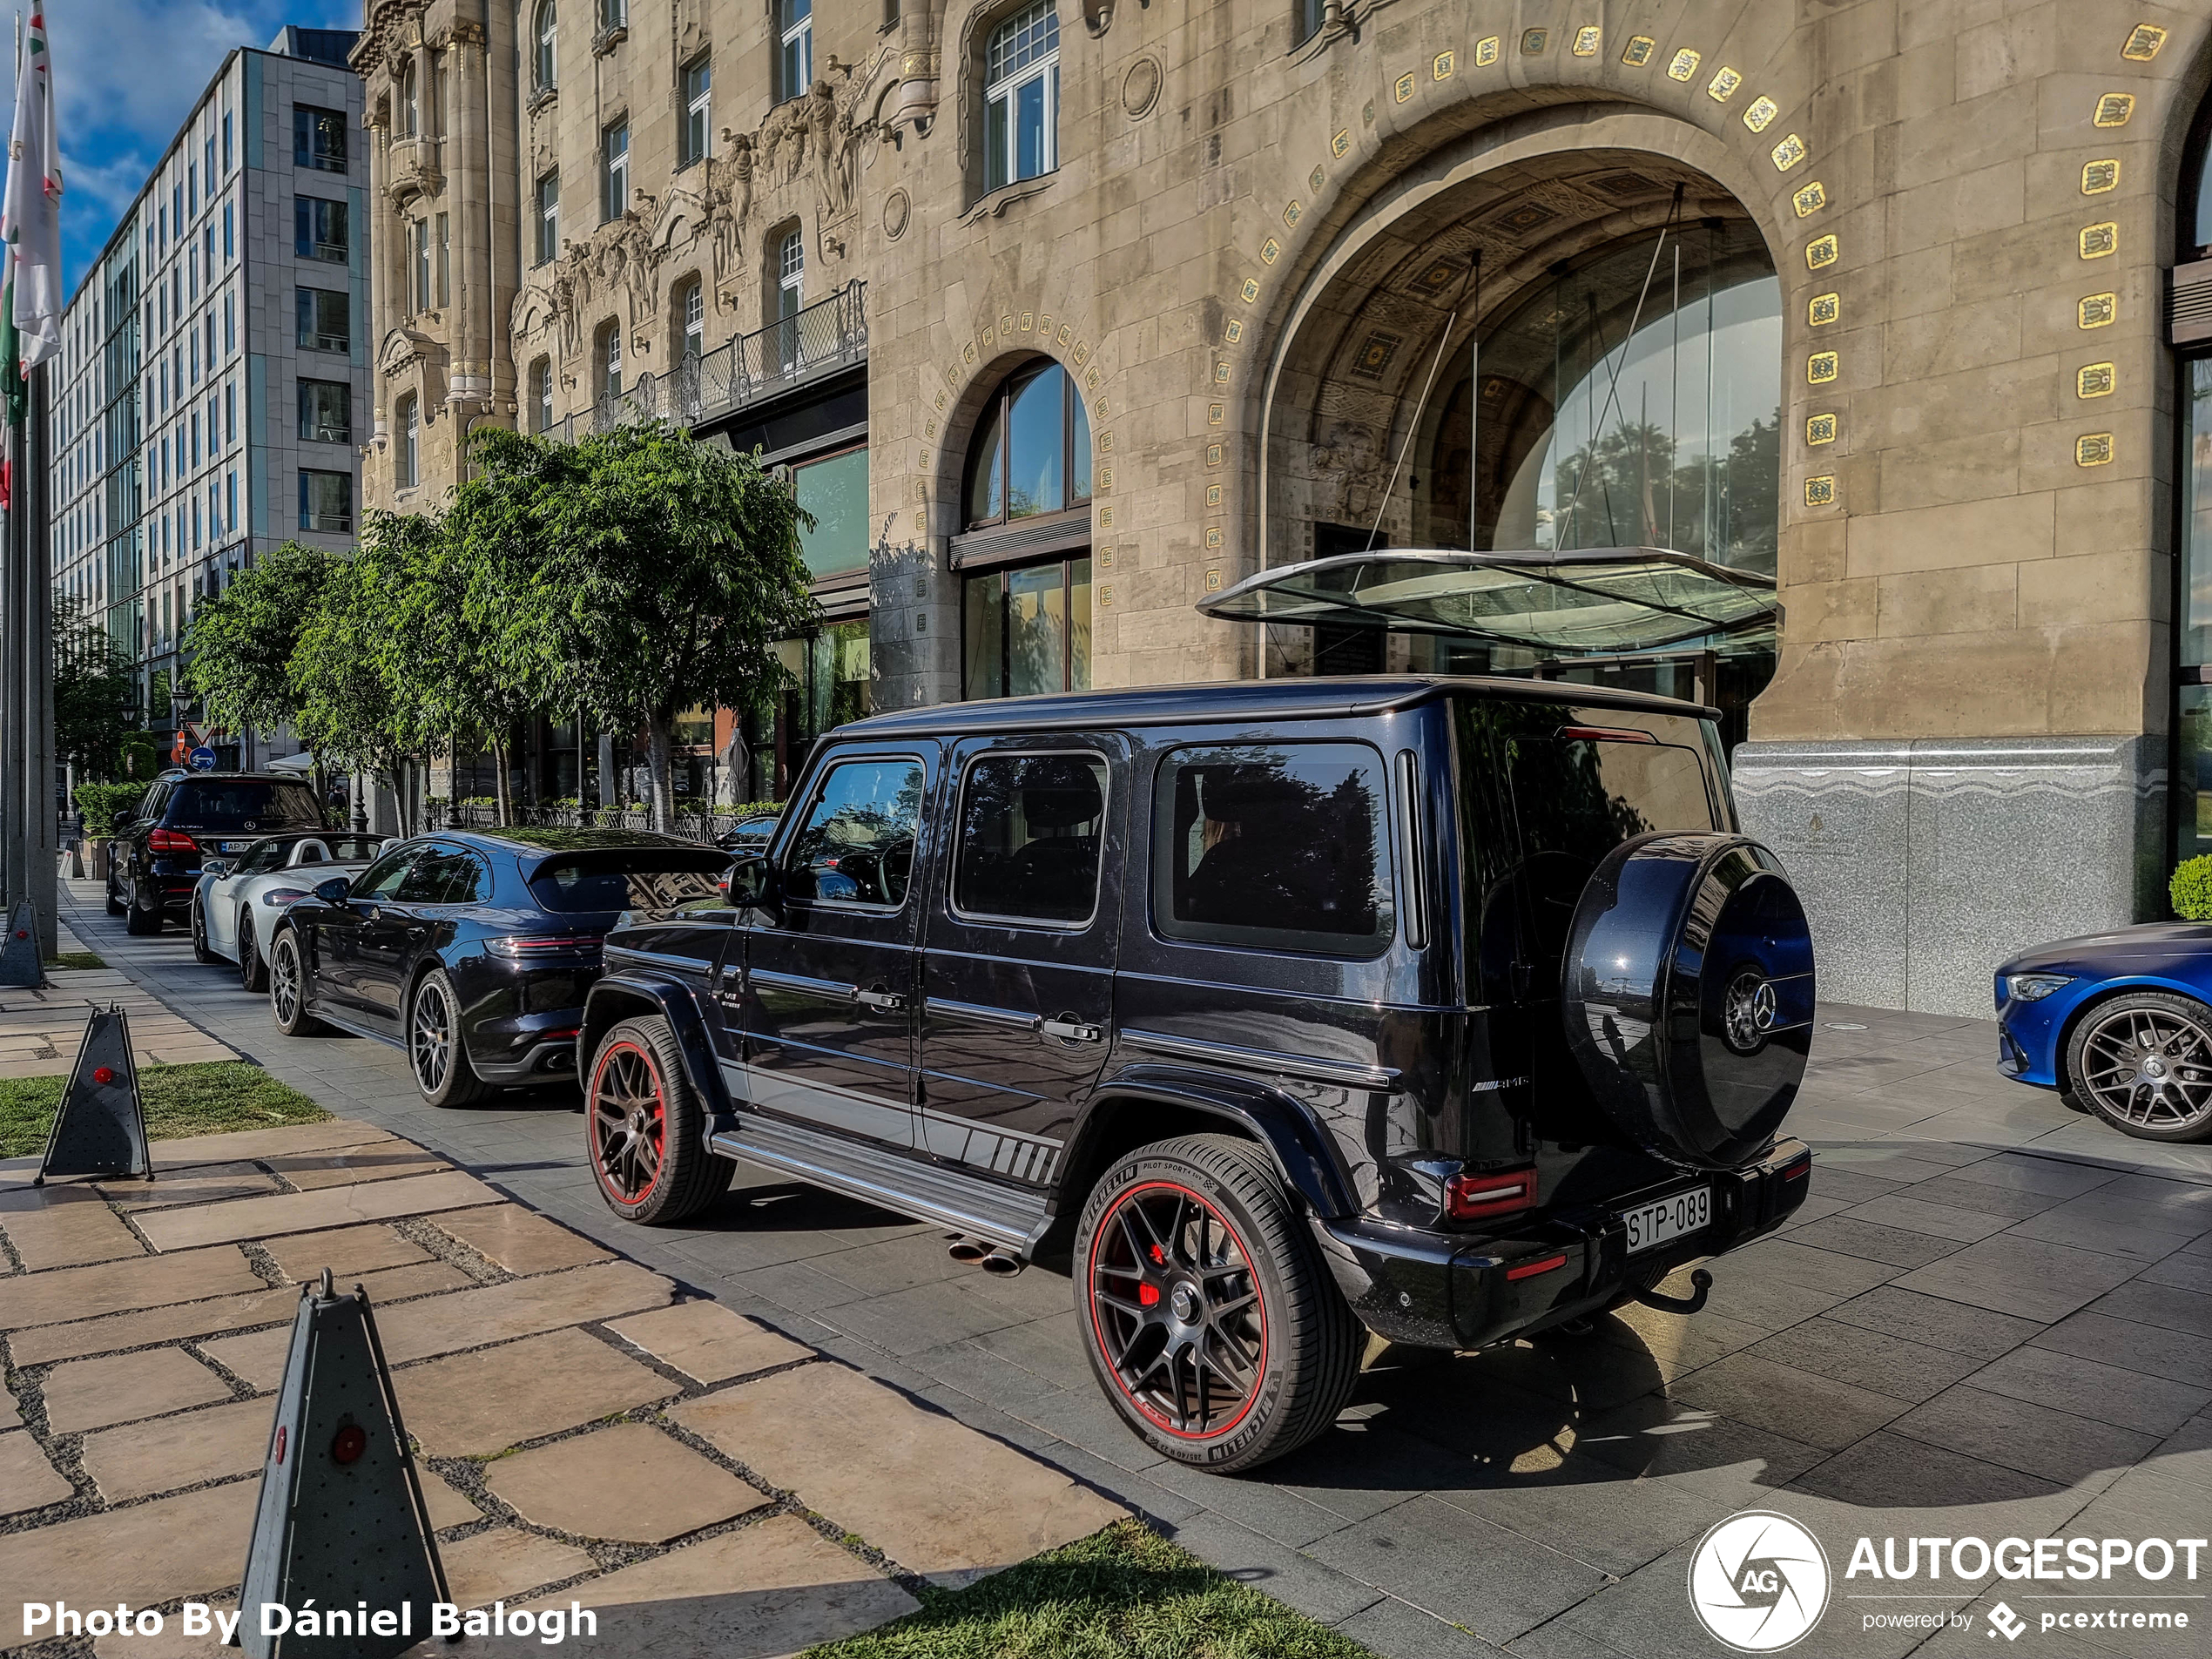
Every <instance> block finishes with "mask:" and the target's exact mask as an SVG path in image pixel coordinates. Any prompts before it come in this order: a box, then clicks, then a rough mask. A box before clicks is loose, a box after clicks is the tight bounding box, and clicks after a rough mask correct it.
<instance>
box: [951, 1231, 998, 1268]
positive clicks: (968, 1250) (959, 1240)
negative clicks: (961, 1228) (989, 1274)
mask: <svg viewBox="0 0 2212 1659" xmlns="http://www.w3.org/2000/svg"><path fill="white" fill-rule="evenodd" d="M996 1248H997V1246H996V1245H995V1244H990V1243H989V1242H988V1241H987V1240H984V1239H981V1238H967V1237H966V1236H964V1235H962V1234H960V1233H954V1234H953V1235H952V1243H951V1244H948V1245H947V1246H946V1247H945V1254H947V1255H948V1256H949V1257H951V1258H953V1259H954V1261H956V1262H959V1263H961V1264H962V1265H964V1266H968V1267H973V1266H974V1265H975V1264H977V1263H978V1262H981V1261H982V1260H983V1259H984V1258H987V1257H988V1256H989V1255H990V1253H991V1251H993V1250H995V1249H996Z"/></svg>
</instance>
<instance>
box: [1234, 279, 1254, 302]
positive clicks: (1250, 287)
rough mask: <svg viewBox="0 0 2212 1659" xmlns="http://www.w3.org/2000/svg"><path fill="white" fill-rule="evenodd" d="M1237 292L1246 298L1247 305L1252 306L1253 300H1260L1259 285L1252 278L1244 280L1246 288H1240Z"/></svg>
mask: <svg viewBox="0 0 2212 1659" xmlns="http://www.w3.org/2000/svg"><path fill="white" fill-rule="evenodd" d="M1237 292H1238V293H1241V294H1243V295H1244V303H1245V304H1246V305H1250V304H1251V302H1252V301H1253V300H1257V299H1258V298H1259V283H1258V280H1256V279H1254V278H1252V277H1246V278H1245V279H1244V287H1241V288H1239V289H1238V291H1237Z"/></svg>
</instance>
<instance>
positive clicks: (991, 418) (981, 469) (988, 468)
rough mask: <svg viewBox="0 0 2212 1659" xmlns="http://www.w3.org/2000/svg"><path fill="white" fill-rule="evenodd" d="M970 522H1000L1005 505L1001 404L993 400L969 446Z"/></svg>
mask: <svg viewBox="0 0 2212 1659" xmlns="http://www.w3.org/2000/svg"><path fill="white" fill-rule="evenodd" d="M999 483H1000V480H999V400H998V399H997V398H993V399H992V400H991V403H990V408H988V411H986V413H985V415H984V416H983V421H982V424H981V426H980V427H978V428H976V433H975V441H974V442H973V443H972V444H970V445H969V446H968V523H971V524H981V523H986V522H988V520H991V519H994V518H996V517H997V516H999V511H1000V509H1001V506H1002V504H1003V502H1002V498H1001V496H1000V493H999Z"/></svg>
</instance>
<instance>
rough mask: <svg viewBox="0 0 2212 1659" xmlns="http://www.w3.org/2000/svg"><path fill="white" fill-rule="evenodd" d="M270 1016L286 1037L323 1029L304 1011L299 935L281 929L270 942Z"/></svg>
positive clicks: (309, 1034) (305, 981)
mask: <svg viewBox="0 0 2212 1659" xmlns="http://www.w3.org/2000/svg"><path fill="white" fill-rule="evenodd" d="M269 1015H270V1017H271V1018H272V1019H273V1020H274V1021H275V1022H276V1028H277V1029H278V1030H280V1031H281V1032H282V1033H284V1035H286V1036H287V1037H307V1036H313V1035H315V1034H316V1033H317V1032H319V1031H321V1030H322V1029H324V1026H323V1023H322V1022H321V1021H320V1020H318V1019H316V1018H315V1016H314V1015H312V1014H310V1013H308V1012H307V971H306V968H305V966H304V965H303V964H302V962H301V961H300V935H299V934H296V933H294V932H293V930H292V929H291V928H289V927H286V928H282V929H280V931H279V932H278V934H277V936H276V937H275V938H274V939H273V940H271V941H269Z"/></svg>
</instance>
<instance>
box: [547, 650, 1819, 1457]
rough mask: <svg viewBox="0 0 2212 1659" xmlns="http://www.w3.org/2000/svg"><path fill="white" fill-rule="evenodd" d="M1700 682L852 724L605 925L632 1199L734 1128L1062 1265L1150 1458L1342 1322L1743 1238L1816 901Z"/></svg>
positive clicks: (616, 1127) (1203, 1450) (1259, 689)
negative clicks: (1761, 810)
mask: <svg viewBox="0 0 2212 1659" xmlns="http://www.w3.org/2000/svg"><path fill="white" fill-rule="evenodd" d="M1714 718H1715V717H1714V715H1713V712H1712V711H1710V710H1704V709H1699V708H1696V707H1693V706H1690V705H1684V704H1681V703H1676V702H1670V701H1665V700H1662V699H1659V698H1648V697H1642V696H1639V695H1635V694H1632V693H1615V692H1607V691H1596V690H1591V689H1588V688H1584V687H1577V686H1564V685H1557V684H1547V683H1544V682H1541V681H1524V680H1474V679H1428V678H1373V679H1350V680H1342V679H1340V680H1298V681H1277V682H1267V683H1258V684H1251V683H1247V684H1238V685H1208V686H1199V687H1177V688H1173V689H1163V690H1150V691H1121V692H1100V693H1079V694H1072V695H1065V696H1059V697H1046V698H1015V699H1008V700H1003V701H993V702H979V703H968V704H960V705H950V706H941V707H935V708H928V709H921V710H916V711H911V712H905V713H897V714H887V715H880V716H877V717H875V718H871V719H866V720H862V721H860V722H857V723H855V724H853V725H846V726H844V727H841V728H840V729H838V730H837V731H835V732H833V733H831V734H830V736H829V737H828V738H825V739H824V740H823V742H822V743H821V745H819V747H818V748H817V750H816V752H814V754H813V757H812V758H811V760H810V763H809V765H808V767H807V769H806V773H805V775H804V776H803V777H802V778H801V779H800V780H799V786H798V787H797V788H796V789H795V790H794V791H793V792H792V799H791V804H790V806H788V807H787V808H786V811H785V813H784V815H783V819H782V821H781V823H780V824H779V826H778V829H777V833H776V836H775V839H774V840H773V841H772V843H771V844H770V846H769V847H768V849H767V851H766V852H765V853H763V854H759V855H756V856H753V857H751V858H748V859H745V860H740V861H739V863H738V866H737V868H736V869H735V871H734V872H733V873H732V880H731V894H730V900H729V904H728V906H727V907H724V906H722V905H719V904H718V903H714V902H711V901H710V902H707V903H703V904H693V905H691V906H689V907H674V908H671V909H669V910H666V911H663V912H658V913H653V914H643V913H641V914H633V915H632V916H631V917H630V918H628V919H627V921H626V922H625V924H624V926H622V927H618V928H617V929H616V930H615V931H614V932H613V933H611V934H610V935H609V936H608V940H607V952H606V974H605V976H604V978H602V979H601V980H600V981H598V982H597V984H596V985H595V986H594V987H593V988H592V990H591V995H590V1002H589V1004H588V1005H587V1008H586V1010H585V1014H584V1019H583V1031H582V1034H581V1036H580V1039H579V1045H580V1046H579V1052H580V1053H582V1054H583V1055H588V1056H589V1061H588V1063H587V1064H586V1065H585V1066H584V1068H583V1079H584V1089H585V1095H586V1103H585V1106H586V1109H585V1118H586V1123H587V1136H588V1141H589V1152H590V1159H591V1164H592V1168H593V1170H594V1171H595V1173H596V1176H597V1182H598V1185H599V1188H600V1190H601V1193H602V1196H603V1197H604V1198H605V1200H606V1202H607V1203H608V1204H609V1205H610V1206H611V1207H612V1208H613V1209H614V1210H615V1211H617V1213H620V1214H623V1215H625V1216H629V1217H633V1218H635V1219H637V1220H638V1221H641V1222H661V1223H670V1222H675V1221H678V1220H681V1219H683V1218H684V1217H688V1216H691V1215H693V1214H695V1213H696V1212H698V1211H699V1210H700V1209H701V1208H703V1207H704V1206H705V1205H707V1204H711V1202H712V1201H713V1200H714V1199H715V1198H716V1197H718V1195H719V1194H720V1193H721V1192H723V1191H724V1190H725V1188H726V1187H727V1186H728V1184H729V1181H730V1177H731V1173H732V1160H733V1159H736V1158H739V1157H742V1158H744V1159H745V1160H747V1161H749V1162H750V1163H755V1164H759V1165H763V1166H765V1167H766V1168H769V1169H772V1170H779V1171H783V1172H786V1173H788V1174H791V1175H792V1176H796V1177H799V1178H802V1179H805V1180H807V1181H810V1182H813V1183H816V1184H819V1185H822V1186H824V1187H827V1188H831V1189H833V1190H838V1191H840V1192H843V1193H846V1194H850V1195H853V1196H855V1197H862V1198H865V1199H867V1200H869V1201H871V1202H873V1203H875V1204H881V1205H884V1206H886V1207H887V1208H889V1209H892V1210H895V1211H902V1212H904V1213H906V1214H907V1215H911V1216H914V1217H919V1218H922V1219H926V1220H927V1221H930V1222H933V1223H935V1224H941V1225H943V1226H945V1227H947V1228H948V1229H951V1230H953V1231H956V1232H958V1233H960V1234H961V1235H962V1236H963V1237H964V1238H967V1239H969V1240H976V1241H984V1242H986V1243H988V1244H989V1245H992V1246H995V1247H996V1249H998V1250H999V1251H1001V1252H1003V1253H1004V1254H1005V1256H1007V1257H1008V1258H1012V1259H1015V1260H1021V1259H1042V1260H1044V1261H1047V1262H1049V1263H1053V1264H1065V1265H1066V1266H1067V1267H1068V1268H1069V1271H1070V1272H1071V1276H1072V1278H1073V1280H1074V1286H1075V1302H1076V1314H1077V1318H1078V1320H1079V1322H1080V1325H1081V1327H1082V1339H1083V1341H1084V1344H1085V1346H1086V1348H1087V1349H1088V1351H1089V1355H1090V1359H1091V1364H1092V1367H1093V1369H1094V1370H1095V1371H1096V1373H1097V1376H1098V1379H1099V1381H1100V1384H1101V1386H1103V1389H1104V1391H1105V1393H1106V1394H1107V1396H1108V1398H1109V1399H1111V1400H1112V1401H1113V1403H1114V1405H1115V1406H1116V1409H1117V1410H1118V1411H1119V1412H1120V1413H1121V1414H1122V1416H1123V1419H1124V1420H1126V1421H1127V1422H1128V1424H1129V1425H1130V1427H1131V1428H1132V1429H1134V1430H1135V1431H1136V1433H1138V1434H1140V1435H1142V1436H1143V1437H1144V1439H1145V1440H1148V1441H1149V1442H1150V1444H1151V1445H1152V1446H1154V1447H1156V1448H1157V1450H1158V1451H1159V1452H1160V1453H1162V1454H1163V1455H1165V1456H1168V1457H1170V1458H1174V1459H1177V1460H1180V1461H1183V1462H1185V1463H1190V1464H1196V1465H1200V1466H1203V1467H1210V1468H1213V1469H1217V1470H1236V1469H1241V1468H1249V1467H1252V1466H1254V1465H1256V1464H1258V1463H1260V1462H1263V1461H1264V1460H1267V1459H1269V1458H1271V1457H1276V1456H1279V1455H1280V1454H1281V1453H1285V1452H1287V1451H1289V1450H1290V1449H1291V1448H1292V1447H1295V1446H1298V1444H1300V1443H1301V1442H1303V1441H1304V1440H1307V1439H1308V1438H1310V1437H1311V1436H1312V1435H1314V1434H1316V1433H1319V1432H1320V1431H1321V1430H1322V1429H1324V1428H1325V1427H1326V1426H1328V1425H1329V1424H1330V1423H1331V1422H1332V1420H1334V1418H1335V1416H1336V1414H1337V1413H1338V1411H1339V1408H1340V1407H1341V1406H1342V1405H1343V1404H1344V1402H1345V1399H1346V1397H1347V1395H1348V1394H1349V1393H1350V1391H1351V1388H1352V1384H1353V1380H1354V1379H1355V1376H1356V1374H1357V1372H1358V1368H1359V1359H1360V1357H1361V1352H1362V1349H1363V1345H1364V1338H1363V1334H1362V1331H1361V1327H1362V1326H1363V1325H1364V1326H1365V1327H1366V1329H1367V1330H1368V1331H1371V1332H1375V1333H1377V1334H1379V1335H1380V1336H1382V1337H1385V1338H1387V1339H1390V1340H1392V1341H1393V1342H1397V1343H1401V1344H1407V1345H1417V1346H1424V1347H1433V1348H1447V1349H1474V1348H1480V1347H1484V1346H1486V1345H1491V1344H1494V1343H1499V1342H1502V1341H1505V1340H1507V1339H1509V1338H1513V1337H1515V1336H1520V1335H1523V1334H1526V1333H1528V1332H1538V1331H1541V1330H1544V1329H1546V1328H1548V1327H1552V1326H1556V1325H1565V1324H1568V1323H1570V1322H1573V1321H1577V1320H1580V1319H1582V1318H1587V1317H1588V1316H1589V1315H1591V1314H1593V1313H1595V1312H1600V1311H1602V1310H1604V1309H1607V1308H1608V1307H1612V1306H1616V1305H1620V1304H1621V1303H1622V1302H1625V1301H1627V1300H1629V1298H1643V1299H1646V1300H1651V1301H1656V1302H1659V1303H1661V1304H1662V1305H1675V1306H1680V1307H1683V1308H1689V1307H1694V1306H1695V1305H1696V1304H1698V1303H1700V1302H1702V1301H1703V1295H1704V1289H1703V1283H1705V1282H1710V1281H1709V1280H1707V1281H1703V1282H1701V1283H1700V1284H1699V1285H1698V1288H1697V1291H1696V1296H1695V1297H1694V1298H1689V1299H1687V1300H1684V1301H1676V1300H1674V1299H1673V1298H1661V1297H1659V1296H1658V1295H1657V1293H1656V1291H1655V1289H1654V1287H1655V1286H1656V1285H1657V1283H1658V1281H1659V1280H1660V1279H1661V1278H1662V1277H1664V1276H1665V1275H1666V1274H1667V1273H1668V1272H1669V1271H1670V1270H1671V1269H1673V1268H1675V1267H1676V1266H1678V1265H1680V1264H1684V1263H1686V1262H1689V1261H1691V1260H1693V1259H1696V1258H1704V1257H1710V1256H1716V1255H1718V1254H1720V1253H1721V1252H1723V1251H1727V1250H1730V1249H1733V1248H1735V1247H1736V1246H1737V1245H1739V1244H1743V1243H1744V1242H1745V1241H1747V1240H1749V1239H1750V1238H1754V1237H1757V1235H1759V1234H1762V1233H1764V1232H1767V1231H1770V1230H1771V1229H1773V1228H1774V1227H1775V1226H1777V1224H1779V1223H1780V1222H1781V1221H1782V1220H1783V1218H1784V1217H1785V1216H1787V1215H1788V1214H1789V1213H1790V1212H1791V1211H1794V1210H1795V1209H1796V1208H1797V1205H1798V1204H1801V1203H1803V1202H1804V1196H1805V1192H1806V1190H1807V1187H1808V1186H1809V1184H1810V1182H1809V1178H1808V1177H1809V1176H1810V1172H1811V1161H1812V1160H1811V1153H1810V1152H1809V1151H1808V1150H1807V1149H1806V1148H1805V1147H1804V1144H1802V1143H1799V1142H1797V1141H1795V1140H1791V1139H1788V1138H1784V1137H1783V1136H1780V1134H1779V1130H1780V1129H1781V1126H1782V1122H1783V1119H1784V1116H1785V1114H1786V1113H1787V1112H1788V1110H1789V1109H1790V1106H1791V1102H1792V1100H1793V1099H1794V1098H1795V1096H1796V1093H1797V1086H1798V1082H1799V1080H1800V1078H1801V1077H1802V1076H1803V1073H1804V1064H1805V1059H1806V1054H1807V1049H1808V1046H1809V1042H1810V1038H1811V1030H1812V1023H1813V973H1812V955H1811V943H1810V940H1809V936H1808V934H1807V931H1806V927H1805V921H1804V912H1803V910H1802V909H1801V907H1799V904H1798V901H1797V896H1796V894H1795V893H1794V892H1793V891H1792V889H1791V886H1790V883H1789V881H1788V880H1787V878H1786V877H1785V876H1784V873H1783V870H1782V868H1781V866H1780V865H1779V863H1778V862H1777V860H1776V859H1775V858H1774V856H1773V855H1772V854H1771V853H1769V852H1768V851H1766V849H1764V847H1762V846H1759V845H1758V844H1757V843H1756V842H1754V841H1751V840H1747V839H1746V838H1744V837H1743V836H1742V835H1741V834H1739V833H1737V829H1736V823H1735V818H1734V813H1733V811H1732V809H1731V806H1730V799H1729V792H1728V782H1727V777H1726V774H1725V770H1724V763H1723V756H1722V752H1721V750H1720V747H1719V745H1718V742H1717V740H1716V733H1715V727H1714V725H1713V721H1714Z"/></svg>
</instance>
